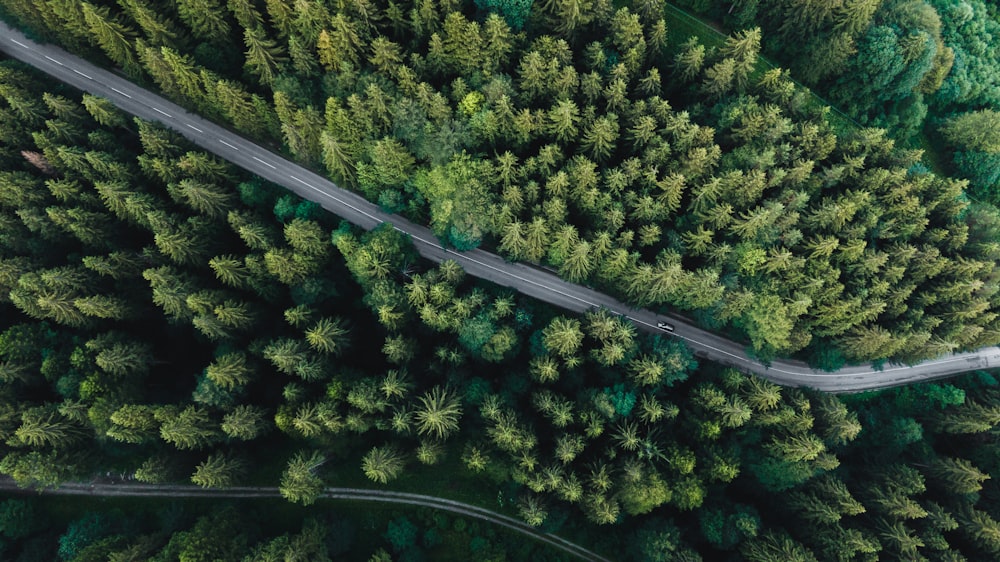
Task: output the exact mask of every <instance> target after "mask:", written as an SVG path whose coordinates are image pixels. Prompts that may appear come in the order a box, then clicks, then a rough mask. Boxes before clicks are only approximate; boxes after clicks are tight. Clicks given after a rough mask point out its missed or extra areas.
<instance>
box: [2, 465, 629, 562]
mask: <svg viewBox="0 0 1000 562" xmlns="http://www.w3.org/2000/svg"><path fill="white" fill-rule="evenodd" d="M0 492H3V493H17V494H24V495H27V494H44V495H62V496H92V497H126V498H139V497H151V498H225V499H267V498H281V493H280V492H279V491H278V488H276V487H268V486H234V487H232V488H200V487H198V486H195V485H193V484H137V483H132V482H93V483H84V482H65V483H63V484H60V485H59V486H58V487H56V488H45V489H41V490H33V489H25V488H20V487H18V485H17V484H16V483H15V482H14V481H13V480H12V479H10V478H6V477H4V478H0ZM319 497H320V498H321V499H328V500H349V501H365V502H378V503H392V504H402V505H411V506H419V507H428V508H431V509H439V510H441V511H447V512H449V513H454V514H457V515H462V516H464V517H471V518H474V519H479V520H481V521H486V522H487V523H492V524H494V525H500V526H502V527H506V528H507V529H510V530H511V531H514V532H516V533H520V534H522V535H525V536H527V537H529V538H531V539H534V540H536V541H539V542H542V543H544V544H546V545H548V546H551V547H554V548H557V549H559V550H561V551H563V552H565V553H567V554H570V555H572V556H574V557H576V558H579V559H580V560H586V561H587V562H611V560H610V559H608V558H605V557H603V556H601V555H599V554H597V553H595V552H591V551H590V550H587V549H586V548H583V547H582V546H580V545H578V544H576V543H573V542H570V541H568V540H566V539H564V538H562V537H559V536H556V535H553V534H552V533H543V532H541V531H539V530H538V529H535V528H534V527H531V526H530V525H528V524H526V523H524V522H522V521H519V520H517V519H515V518H513V517H508V516H507V515H503V514H502V513H497V512H495V511H490V510H488V509H485V508H482V507H478V506H475V505H470V504H467V503H462V502H459V501H455V500H449V499H446V498H439V497H435V496H425V495H423V494H411V493H408V492H393V491H390V490H371V489H365V488H326V489H325V490H324V491H323V493H322V494H321V495H320V496H319ZM283 501H284V500H283Z"/></svg>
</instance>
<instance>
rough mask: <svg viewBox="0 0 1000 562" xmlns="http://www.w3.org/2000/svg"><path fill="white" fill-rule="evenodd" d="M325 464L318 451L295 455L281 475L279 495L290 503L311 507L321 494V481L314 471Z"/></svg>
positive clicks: (301, 452) (300, 452)
mask: <svg viewBox="0 0 1000 562" xmlns="http://www.w3.org/2000/svg"><path fill="white" fill-rule="evenodd" d="M325 462H326V459H325V458H324V457H323V455H322V454H321V453H319V451H313V452H312V453H309V452H307V451H299V452H298V453H296V454H295V455H294V456H293V457H292V458H291V459H290V460H289V461H288V466H287V467H286V468H285V472H284V473H283V474H282V475H281V485H280V487H279V491H280V492H281V495H282V496H283V497H284V498H285V499H287V500H288V501H290V502H294V503H300V504H302V505H312V504H313V503H314V502H315V501H316V500H317V499H318V498H319V496H320V494H322V493H323V480H322V478H320V477H319V476H317V475H316V470H317V469H318V468H319V467H320V466H322V465H323V464H324V463H325Z"/></svg>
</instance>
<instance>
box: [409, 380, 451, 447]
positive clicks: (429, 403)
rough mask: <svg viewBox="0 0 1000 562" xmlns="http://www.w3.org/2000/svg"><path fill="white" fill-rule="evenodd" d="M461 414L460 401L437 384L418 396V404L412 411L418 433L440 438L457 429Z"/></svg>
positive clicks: (444, 437)
mask: <svg viewBox="0 0 1000 562" xmlns="http://www.w3.org/2000/svg"><path fill="white" fill-rule="evenodd" d="M461 416H462V406H461V402H459V400H458V398H456V397H454V396H451V395H449V393H448V391H447V390H445V389H443V388H441V387H439V386H436V387H434V388H433V389H431V390H430V391H429V392H427V393H425V394H424V395H423V396H421V397H420V406H419V407H418V408H416V409H415V410H414V413H413V418H414V421H415V422H416V424H417V433H418V434H420V435H432V436H434V437H435V438H437V439H442V440H443V439H446V438H447V437H448V436H449V435H451V434H452V433H454V432H455V431H458V427H459V426H458V421H459V419H460V418H461Z"/></svg>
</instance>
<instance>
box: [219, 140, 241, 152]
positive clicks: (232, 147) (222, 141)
mask: <svg viewBox="0 0 1000 562" xmlns="http://www.w3.org/2000/svg"><path fill="white" fill-rule="evenodd" d="M219 142H221V143H222V144H224V145H226V146H228V147H229V148H231V149H233V150H239V149H238V148H236V147H235V146H233V145H231V144H229V143H228V142H226V141H224V140H222V139H219Z"/></svg>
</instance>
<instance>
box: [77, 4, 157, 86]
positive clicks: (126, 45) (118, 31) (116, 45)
mask: <svg viewBox="0 0 1000 562" xmlns="http://www.w3.org/2000/svg"><path fill="white" fill-rule="evenodd" d="M81 9H82V11H83V19H84V21H85V22H86V23H87V26H88V27H89V28H90V31H91V33H93V36H94V38H95V40H96V41H97V44H98V45H100V46H101V48H102V49H104V52H105V53H107V55H108V58H110V59H111V60H113V61H114V62H115V63H116V64H118V65H119V66H121V67H122V69H123V70H124V71H125V72H126V73H127V74H128V75H129V76H133V77H138V76H140V75H141V73H142V70H141V68H140V67H139V64H138V60H137V57H136V53H135V48H134V47H133V46H132V40H133V39H134V37H135V31H134V30H132V29H130V28H128V27H126V26H124V25H122V24H121V23H119V22H118V21H117V20H116V18H114V17H112V16H111V12H110V10H108V8H106V7H104V6H94V5H93V4H90V3H88V2H83V3H82V4H81Z"/></svg>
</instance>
